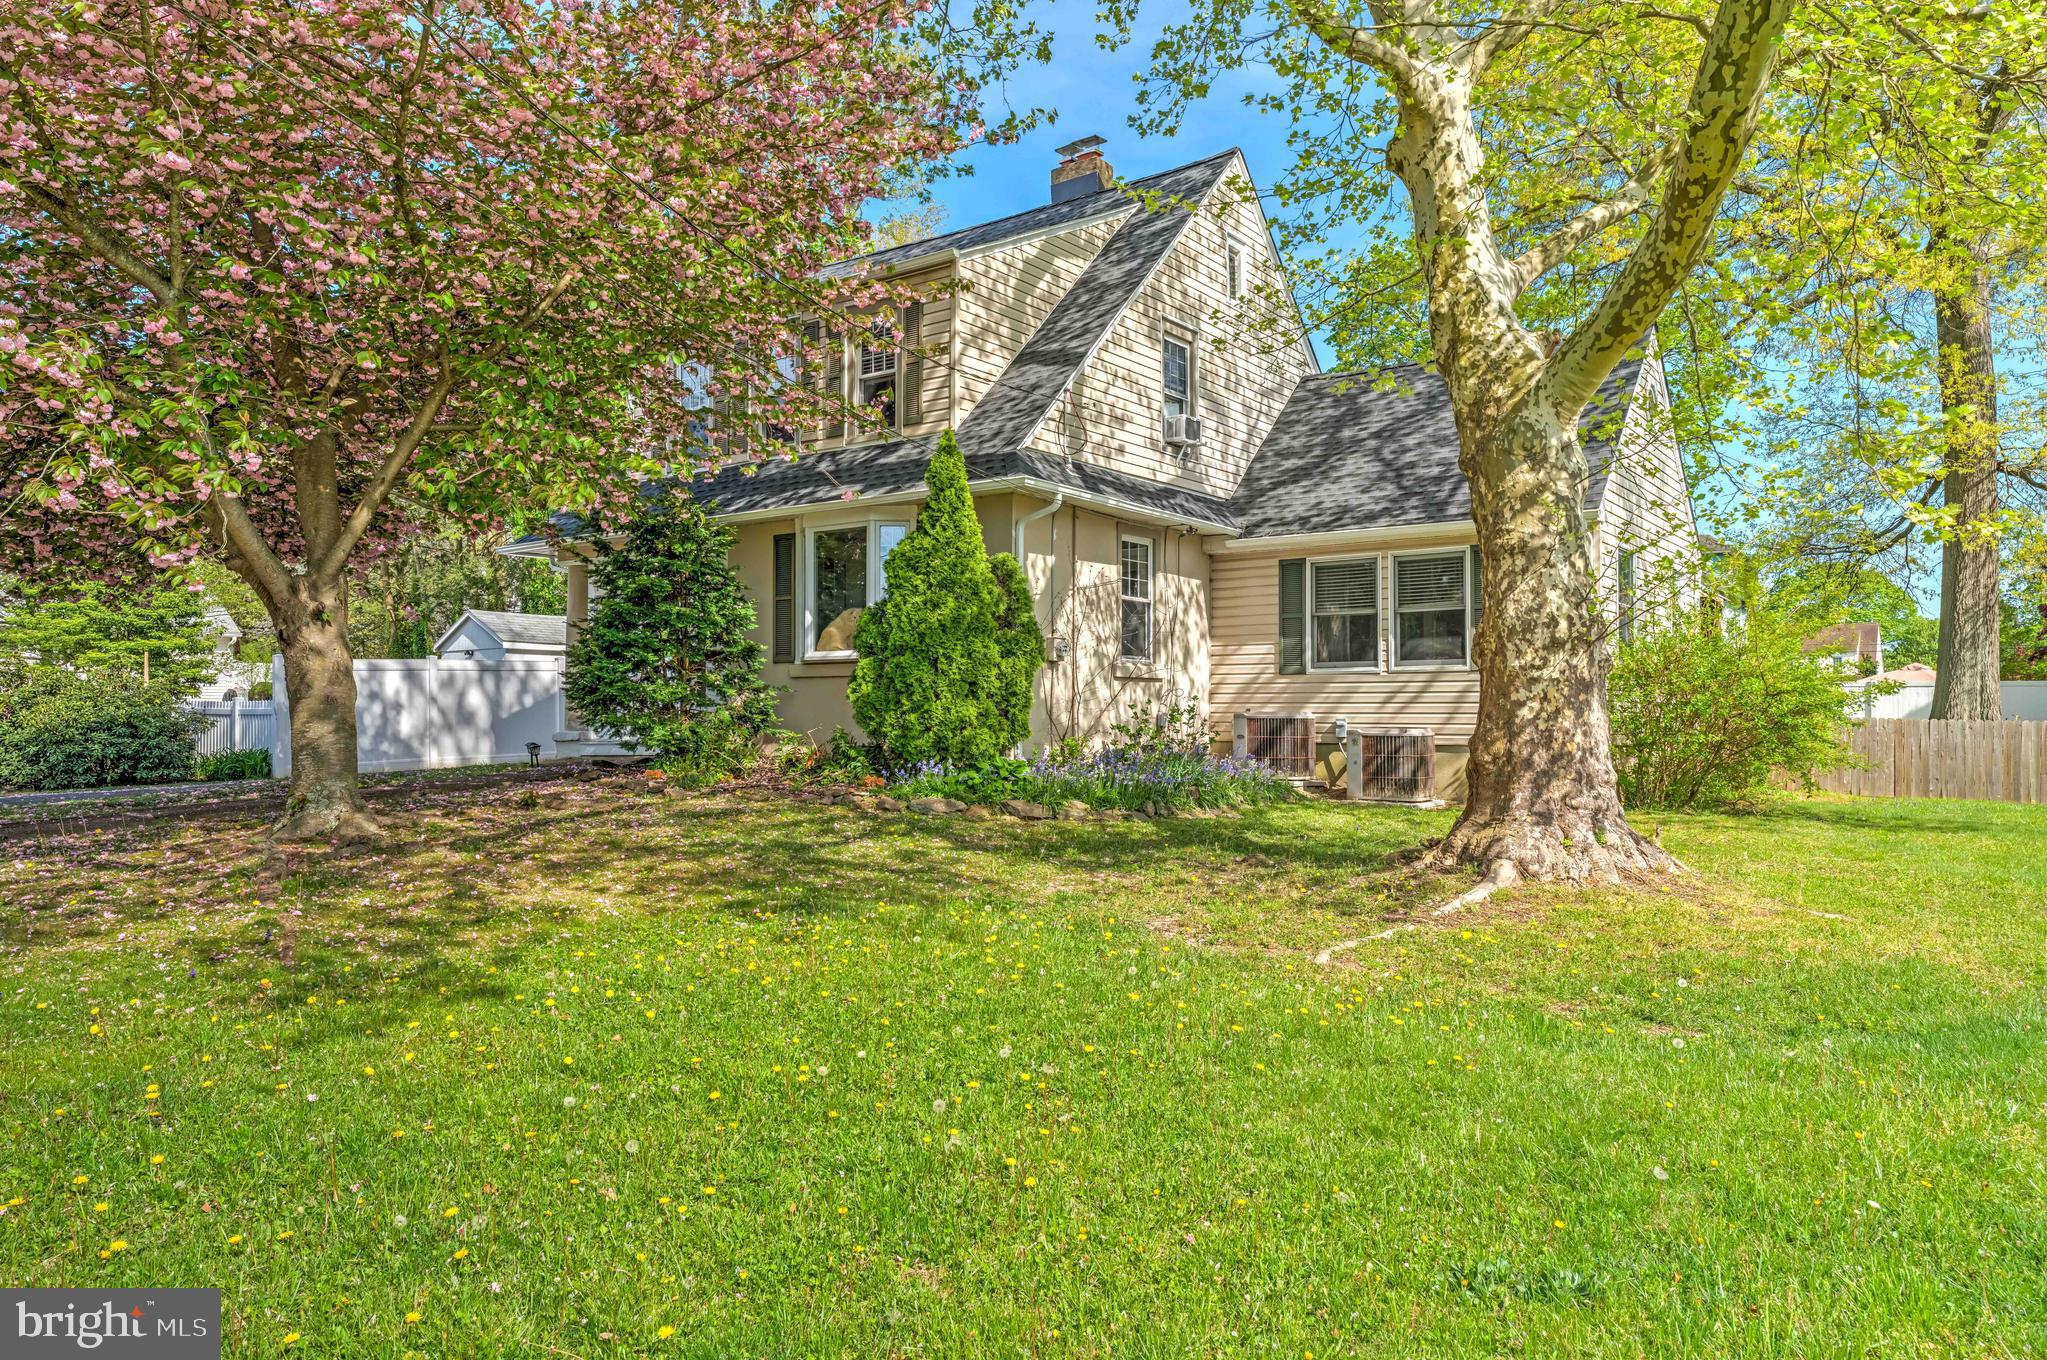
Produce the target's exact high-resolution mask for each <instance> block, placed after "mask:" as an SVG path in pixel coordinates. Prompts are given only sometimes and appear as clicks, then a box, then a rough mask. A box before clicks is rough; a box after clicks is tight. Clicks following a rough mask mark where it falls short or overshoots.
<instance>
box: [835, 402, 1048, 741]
mask: <svg viewBox="0 0 2047 1360" xmlns="http://www.w3.org/2000/svg"><path fill="white" fill-rule="evenodd" d="M924 484H925V486H926V487H927V488H928V490H929V495H928V496H927V498H926V499H925V502H924V504H923V506H922V507H921V508H920V509H919V510H918V511H917V526H916V528H914V529H912V530H911V531H910V533H909V535H908V536H907V537H905V538H904V539H903V541H902V542H901V543H899V544H898V545H896V548H895V550H894V551H893V552H891V553H890V554H889V555H888V560H887V561H886V562H885V563H884V564H883V567H882V570H883V571H884V573H885V574H886V576H887V581H888V591H887V593H886V596H885V597H884V598H883V599H880V600H877V601H876V602H875V603H873V604H871V605H869V606H868V608H867V611H866V613H864V614H863V615H861V618H860V625H859V627H858V628H857V629H856V630H855V632H854V635H853V646H854V648H855V650H857V651H858V652H859V654H860V659H859V661H858V662H857V663H856V665H855V666H854V669H853V678H852V681H851V683H850V684H849V685H848V686H847V698H848V699H849V700H850V701H851V703H852V706H853V716H854V717H855V718H857V719H859V722H860V726H861V727H862V728H864V729H865V730H866V733H867V736H868V738H869V740H871V741H872V742H874V743H875V744H876V745H877V746H879V747H880V748H881V750H882V752H883V754H884V756H885V758H886V759H887V760H888V761H889V762H890V763H891V764H894V765H899V766H900V765H909V764H914V763H916V762H918V761H931V760H935V761H941V762H944V763H946V764H949V765H955V766H960V767H965V768H971V767H977V766H981V765H986V764H988V763H989V762H990V761H994V760H997V759H1000V758H1002V757H1003V756H1006V755H1007V754H1009V752H1011V751H1012V750H1014V749H1015V747H1016V746H1017V744H1018V743H1020V742H1022V741H1023V740H1024V738H1026V737H1028V736H1029V735H1030V730H1031V692H1032V688H1033V686H1034V684H1035V682H1036V678H1037V673H1038V667H1039V666H1041V665H1043V664H1044V657H1045V640H1044V637H1043V635H1042V634H1041V633H1040V632H1039V631H1038V621H1037V617H1036V614H1035V612H1034V610H1033V608H1032V605H1031V593H1030V586H1029V584H1028V583H1027V582H1026V581H1025V579H1024V573H1023V569H1022V568H1021V567H1020V566H1018V565H1017V563H1016V560H1015V559H1014V558H1012V557H1010V556H1009V555H1008V554H1006V553H1004V554H1000V555H997V556H996V557H994V558H992V559H991V558H990V557H989V554H988V550H987V547H986V546H985V545H984V544H983V543H982V541H981V522H980V520H978V519H977V518H975V515H974V498H973V496H972V494H971V493H969V492H968V490H967V465H966V459H965V457H964V456H963V455H962V454H961V453H960V447H959V442H958V441H957V440H956V439H955V438H954V437H953V434H952V431H950V430H947V431H946V432H945V433H944V434H943V435H942V436H940V438H939V441H938V450H937V452H936V453H934V454H933V455H932V459H931V466H930V468H929V469H927V470H926V472H925V474H924Z"/></svg>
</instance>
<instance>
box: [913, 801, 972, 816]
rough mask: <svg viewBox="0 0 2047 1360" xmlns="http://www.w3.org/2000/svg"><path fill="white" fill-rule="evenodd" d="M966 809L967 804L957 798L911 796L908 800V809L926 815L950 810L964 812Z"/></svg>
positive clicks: (934, 814) (937, 814) (935, 814)
mask: <svg viewBox="0 0 2047 1360" xmlns="http://www.w3.org/2000/svg"><path fill="white" fill-rule="evenodd" d="M966 810H967V805H966V804H965V803H962V802H961V801H960V800H959V799H957V798H912V799H911V800H910V811H912V812H921V813H923V814H924V815H925V816H927V817H936V816H939V815H941V814H945V813H952V812H965V811H966Z"/></svg>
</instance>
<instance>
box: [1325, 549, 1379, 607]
mask: <svg viewBox="0 0 2047 1360" xmlns="http://www.w3.org/2000/svg"><path fill="white" fill-rule="evenodd" d="M1378 607H1379V564H1378V563H1377V562H1373V561H1364V562H1318V563H1316V564H1315V612H1316V613H1318V614H1362V613H1369V612H1371V611H1372V610H1375V609H1377V608H1378Z"/></svg>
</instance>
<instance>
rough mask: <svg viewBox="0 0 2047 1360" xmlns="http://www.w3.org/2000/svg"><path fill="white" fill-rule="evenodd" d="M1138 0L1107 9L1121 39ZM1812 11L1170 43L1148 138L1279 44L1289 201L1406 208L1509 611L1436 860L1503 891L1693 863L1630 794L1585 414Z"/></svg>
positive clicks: (1692, 260) (1217, 12) (1436, 7)
mask: <svg viewBox="0 0 2047 1360" xmlns="http://www.w3.org/2000/svg"><path fill="white" fill-rule="evenodd" d="M1138 3H1139V0H1112V2H1111V3H1110V5H1109V6H1108V16H1109V18H1110V20H1111V22H1112V25H1114V26H1115V29H1116V32H1117V33H1120V34H1127V33H1128V32H1129V29H1130V24H1131V22H1132V20H1133V18H1134V15H1135V10H1136V7H1137V4H1138ZM1792 9H1793V0H1721V2H1720V3H1718V4H1717V5H1715V4H1699V3H1692V4H1686V3H1678V4H1674V5H1671V6H1668V7H1661V8H1654V9H1650V8H1644V7H1640V6H1637V5H1634V4H1629V3H1614V2H1612V0H1508V2H1507V3H1484V4H1481V3H1476V0H1471V2H1470V3H1460V2H1459V0H1203V2H1202V3H1200V4H1198V5H1197V6H1195V8H1194V10H1193V13H1192V16H1191V17H1189V18H1186V19H1181V20H1176V21H1175V22H1174V23H1172V24H1171V25H1169V26H1168V28H1167V30H1166V34H1165V36H1164V38H1163V39H1162V40H1161V42H1160V44H1159V46H1158V49H1157V50H1156V51H1155V53H1154V65H1153V75H1152V80H1151V84H1150V87H1149V89H1148V90H1147V92H1146V93H1147V97H1148V103H1147V105H1146V112H1145V114H1144V115H1142V117H1141V119H1140V121H1141V122H1143V123H1144V124H1145V125H1146V126H1148V127H1154V128H1156V127H1163V126H1168V125H1171V124H1172V123H1173V122H1175V121H1176V120H1177V118H1178V117H1179V115H1180V113H1181V111H1182V110H1183V109H1184V107H1185V105H1186V101H1187V100H1188V99H1190V98H1192V97H1196V96H1198V95H1199V94H1201V93H1202V92H1204V91H1205V90H1206V89H1207V88H1208V86H1209V83H1210V82H1211V80H1212V78H1213V75H1214V72H1215V71H1216V70H1217V69H1218V68H1219V67H1228V66H1232V65H1236V64H1240V63H1243V62H1245V61H1248V60H1251V59H1254V58H1256V59H1261V60H1264V61H1266V62H1267V63H1269V64H1270V66H1271V67H1272V68H1273V70H1274V71H1275V72H1276V74H1277V75H1278V76H1279V78H1280V80H1281V82H1282V85H1283V88H1282V89H1281V90H1279V91H1277V92H1273V93H1270V94H1267V95H1264V96H1262V97H1261V98H1262V107H1263V108H1264V110H1265V111H1266V112H1267V113H1268V115H1269V116H1274V117H1283V118H1287V119H1290V120H1291V121H1292V125H1293V144H1294V146H1295V147H1296V149H1297V151H1298V155H1299V159H1298V162H1297V164H1296V165H1295V166H1294V167H1293V169H1292V170H1291V171H1290V172H1289V174H1288V175H1287V177H1286V182H1285V183H1284V184H1283V185H1282V186H1281V188H1280V191H1279V197H1280V202H1281V204H1282V207H1283V208H1293V209H1295V210H1296V211H1297V213H1307V214H1309V215H1310V216H1311V218H1313V220H1314V221H1315V222H1317V223H1318V224H1319V225H1320V226H1321V227H1322V228H1323V229H1324V230H1323V234H1324V235H1325V236H1326V234H1327V233H1328V231H1330V230H1341V229H1344V228H1356V227H1359V226H1360V225H1365V224H1370V223H1372V222H1373V221H1375V220H1379V219H1380V218H1381V217H1382V215H1383V214H1384V213H1385V212H1386V210H1387V206H1388V203H1389V201H1391V202H1392V203H1394V204H1396V205H1397V208H1396V209H1395V211H1397V212H1398V213H1399V214H1400V217H1401V228H1402V231H1403V234H1404V235H1405V237H1406V239H1407V243H1408V244H1407V249H1406V259H1407V261H1408V264H1409V266H1410V268H1411V271H1412V272H1413V274H1414V275H1415V276H1416V277H1417V278H1418V280H1419V282H1420V284H1421V290H1422V296H1423V298H1424V305H1425V313H1426V321H1427V331H1428V342H1429V348H1428V355H1427V357H1428V358H1429V360H1430V361H1431V362H1432V364H1433V366H1434V367H1435V369H1436V370H1437V372H1438V373H1440V374H1441V376H1442V378H1443V381H1444V382H1445V383H1446V384H1447V386H1448V389H1449V394H1450V400H1451V403H1452V406H1453V408H1454V411H1455V415H1456V422H1457V429H1458V435H1459V445H1460V448H1459V456H1460V463H1461V465H1462V467H1463V470H1464V473H1465V476H1466V478H1467V479H1468V480H1469V482H1470V484H1471V501H1472V515H1473V518H1474V520H1475V521H1476V524H1477V530H1478V538H1479V544H1480V556H1481V562H1482V567H1481V576H1482V580H1481V588H1482V590H1483V593H1484V599H1485V604H1486V607H1485V611H1484V614H1483V618H1482V620H1481V622H1480V624H1479V627H1478V633H1477V639H1476V643H1475V647H1474V652H1475V659H1476V661H1477V663H1478V667H1479V670H1480V674H1481V691H1480V703H1479V715H1478V722H1477V727H1476V730H1475V732H1474V734H1473V737H1472V743H1471V756H1470V765H1469V773H1468V776H1467V786H1468V791H1469V792H1468V798H1467V801H1466V804H1465V808H1464V812H1463V815H1462V816H1461V817H1460V818H1459V819H1458V821H1457V823H1456V825H1455V827H1453V829H1452V830H1451V832H1450V833H1449V835H1448V836H1447V837H1446V838H1445V839H1444V840H1443V842H1442V843H1441V844H1440V845H1439V846H1438V847H1437V849H1436V851H1435V855H1436V858H1437V861H1438V862H1440V863H1446V864H1448V863H1463V864H1471V865H1476V866H1478V867H1480V868H1482V869H1483V870H1484V871H1485V873H1486V879H1485V883H1486V884H1487V885H1497V884H1500V883H1503V882H1509V881H1512V880H1513V879H1515V878H1519V877H1532V878H1580V877H1588V876H1596V877H1613V876H1617V875H1620V874H1623V873H1628V872H1635V871H1653V870H1661V869H1665V868H1668V867H1669V866H1670V865H1671V864H1672V861H1671V860H1670V858H1669V856H1667V855H1666V854H1665V853H1664V852H1663V851H1662V850H1661V849H1660V848H1658V847H1657V846H1655V845H1654V844H1652V843H1650V842H1649V841H1648V840H1647V839H1646V838H1645V837H1643V836H1641V835H1639V834H1637V833H1636V832H1635V831H1634V830H1633V829H1632V828H1631V827H1630V826H1629V825H1628V821H1627V818H1626V816H1625V814H1624V813H1623V811H1622V809H1621V801H1620V795H1619V792H1618V790H1617V788H1616V784H1615V778H1614V766H1613V758H1612V753H1611V750H1610V748H1609V739H1608V724H1607V713H1606V673H1607V665H1608V661H1607V655H1606V650H1605V648H1604V646H1603V645H1602V643H1601V640H1600V637H1599V633H1600V630H1599V629H1598V628H1597V627H1596V625H1595V619H1596V606H1597V600H1596V582H1595V580H1594V574H1593V570H1592V557H1591V545H1590V541H1589V535H1588V533H1587V524H1586V520H1585V514H1584V510H1583V506H1584V489H1585V486H1586V482H1587V479H1588V469H1587V464H1586V456H1585V451H1584V449H1583V447H1582V445H1581V444H1580V442H1579V435H1578V427H1579V421H1580V417H1581V414H1582V413H1583V412H1584V410H1585V409H1586V406H1587V404H1588V402H1589V401H1590V399H1591V398H1592V396H1593V395H1594V394H1595V393H1596V392H1597V391H1598V389H1599V387H1600V385H1601V384H1602V383H1603V382H1604V381H1605V379H1606V378H1607V376H1608V374H1610V373H1611V372H1612V371H1613V369H1614V367H1615V366H1616V365H1617V364H1618V363H1619V362H1620V361H1621V360H1622V359H1623V358H1624V357H1625V356H1626V355H1627V353H1628V352H1629V350H1630V349H1631V348H1632V347H1634V346H1635V345H1636V344H1637V342H1638V341H1640V340H1641V338H1642V336H1643V335H1644V333H1645V332H1647V331H1648V330H1649V328H1650V327H1651V326H1652V325H1653V324H1654V323H1655V322H1656V321H1657V319H1658V317H1659V315H1660V314H1661V313H1662V311H1663V309H1664V307H1665V305H1666V304H1667V303H1668V302H1669V301H1670V299H1671V297H1672V295H1673V294H1674V293H1675V292H1676V290H1677V288H1678V286H1679V285H1680V284H1681V283H1682V282H1683V281H1684V280H1685V279H1686V278H1687V277H1688V276H1689V275H1690V274H1691V272H1692V271H1693V269H1694V268H1695V267H1696V265H1697V264H1698V262H1699V260H1700V257H1701V256H1702V255H1703V254H1704V253H1705V252H1706V251H1707V250H1708V248H1709V246H1710V244H1711V242H1712V238H1713V230H1714V224H1715V220H1716V216H1717V214H1718V211H1719V207H1720V203H1721V200H1722V197H1723V195H1724V194H1725V192H1726V190H1727V188H1728V185H1729V184H1730V182H1731V181H1732V180H1733V179H1734V177H1735V174H1736V172H1737V170H1738V168H1739V167H1740V165H1741V163H1742V160H1743V155H1744V152H1745V149H1746V147H1747V144H1748V141H1749V139H1750V137H1751V135H1752V133H1753V131H1754V127H1755V122H1756V116H1757V111H1758V108H1759V107H1760V104H1761V101H1762V97H1763V94H1764V92H1765V90H1766V88H1767V86H1768V83H1769V79H1770V76H1771V72H1772V68H1773V65H1774V63H1775V60H1776V57H1777V54H1778V49H1779V46H1780V43H1781V40H1782V37H1783V34H1784V31H1785V27H1786V24H1787V22H1788V20H1789V18H1790V16H1791V12H1792ZM1113 37H1114V35H1113V34H1112V40H1113ZM1317 214H1319V216H1315V215H1317ZM1299 243H1300V240H1299V237H1298V236H1297V237H1296V244H1297V245H1298V244H1299ZM1559 274H1568V275H1575V276H1576V277H1578V278H1580V279H1582V280H1584V287H1583V289H1582V305H1579V306H1576V307H1574V308H1572V309H1571V310H1570V312H1569V314H1568V315H1556V314H1555V310H1554V309H1548V308H1543V307H1539V306H1536V305H1535V304H1536V303H1537V302H1538V301H1540V299H1541V298H1542V291H1541V287H1540V285H1542V284H1543V282H1544V281H1545V280H1548V279H1551V278H1552V277H1553V276H1556V275H1559ZM1357 282H1358V283H1359V284H1360V285H1361V286H1359V287H1357V288H1356V289H1355V290H1354V292H1355V293H1356V294H1362V293H1363V292H1365V291H1366V290H1367V289H1368V288H1369V287H1370V286H1373V285H1374V284H1376V283H1377V282H1379V280H1377V279H1376V278H1375V277H1373V276H1371V275H1366V276H1363V277H1361V278H1360V279H1359V280H1357ZM1338 301H1339V303H1340V302H1341V301H1342V299H1341V298H1339V299H1338Z"/></svg>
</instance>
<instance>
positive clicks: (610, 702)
mask: <svg viewBox="0 0 2047 1360" xmlns="http://www.w3.org/2000/svg"><path fill="white" fill-rule="evenodd" d="M732 538H733V535H732V531H731V530H730V529H729V528H726V527H725V526H723V525H720V524H717V523H714V522H713V521H712V520H711V518H710V516H708V515H707V514H705V513H704V509H703V507H702V506H700V505H698V504H697V503H696V502H695V501H692V500H688V499H686V498H683V497H679V496H666V497H660V498H647V499H645V500H643V501H642V502H641V504H640V506H639V508H638V511H637V513H636V514H635V515H634V517H633V519H632V522H631V523H630V524H629V525H628V526H627V528H626V533H625V539H624V542H622V543H621V544H619V545H618V546H617V547H615V548H611V549H608V550H606V551H605V552H603V553H601V554H600V555H599V556H598V558H597V561H596V564H595V565H594V566H593V567H592V569H591V579H592V582H593V583H594V585H595V586H596V587H597V589H596V590H595V591H593V592H592V593H593V594H594V595H596V596H597V598H596V601H595V603H594V604H593V605H592V607H591V610H590V619H589V622H588V623H586V624H585V625H584V626H583V627H582V628H581V629H580V630H579V631H578V633H577V636H576V640H575V642H574V643H573V644H572V645H571V646H570V648H569V653H568V675H567V678H566V681H565V683H564V693H565V695H566V697H567V700H568V703H569V707H571V708H572V709H574V710H575V711H576V712H577V713H578V714H580V715H581V716H582V718H583V719H584V720H585V721H586V722H588V723H590V724H592V725H593V726H595V727H597V728H599V729H601V730H603V731H606V732H610V733H613V734H615V735H616V736H617V737H618V739H619V740H620V741H621V742H622V743H624V744H625V745H626V746H627V747H628V748H629V749H632V750H649V751H652V752H654V753H655V754H656V755H658V756H660V757H661V759H662V764H663V766H664V767H665V768H667V770H668V771H669V773H670V775H671V776H672V777H675V778H678V779H682V780H684V781H687V782H693V783H708V782H711V781H714V780H716V779H719V778H723V777H725V776H727V775H730V774H735V773H737V772H738V771H740V770H742V769H746V768H748V767H749V766H751V765H752V763H753V760H754V756H755V753H756V751H757V749H758V747H759V744H760V741H761V738H762V736H763V735H764V734H765V733H766V732H768V731H769V730H770V729H771V728H772V727H773V726H774V722H775V691H774V690H773V689H772V688H770V687H769V686H768V685H767V684H765V683H764V682H763V681H762V680H761V662H762V660H763V657H764V651H763V649H762V647H761V645H760V643H758V642H756V641H755V640H754V639H753V636H752V632H753V627H754V621H755V617H756V615H755V613H754V606H753V601H752V600H751V599H749V598H748V597H747V593H746V591H745V589H744V588H743V587H742V586H741V585H740V583H739V577H738V575H737V573H735V572H734V571H733V569H732Z"/></svg>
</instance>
